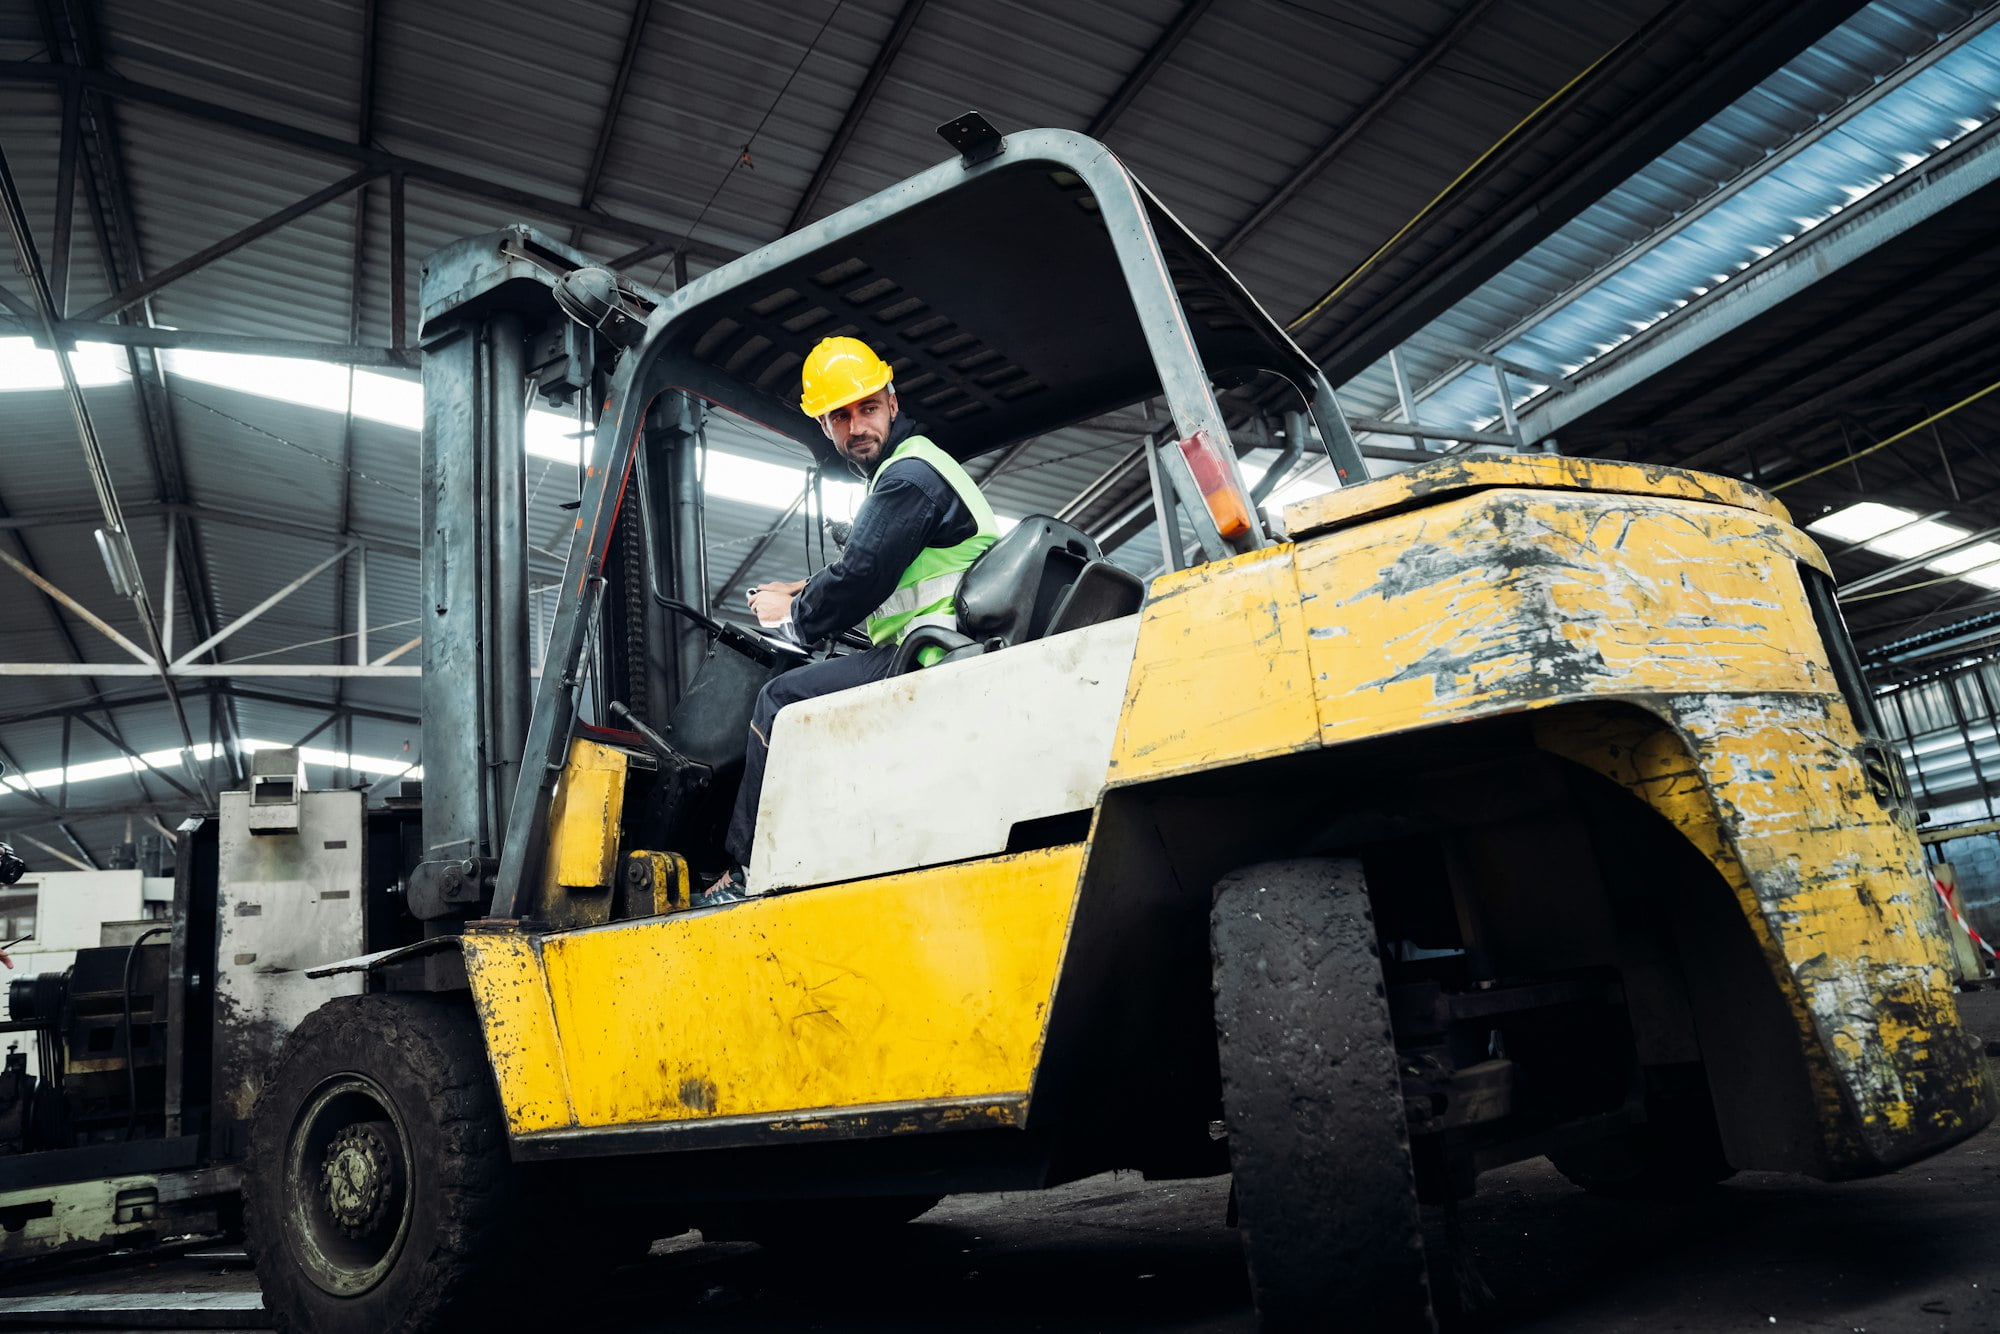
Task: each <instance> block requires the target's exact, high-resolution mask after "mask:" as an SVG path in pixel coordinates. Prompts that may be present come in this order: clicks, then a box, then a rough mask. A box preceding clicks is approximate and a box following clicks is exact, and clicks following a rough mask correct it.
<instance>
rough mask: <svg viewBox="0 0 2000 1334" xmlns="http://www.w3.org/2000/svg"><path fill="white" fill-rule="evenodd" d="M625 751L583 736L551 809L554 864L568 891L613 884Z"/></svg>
mask: <svg viewBox="0 0 2000 1334" xmlns="http://www.w3.org/2000/svg"><path fill="white" fill-rule="evenodd" d="M625 768H626V764H625V754H624V752H623V751H620V750H616V749H613V748H612V747H610V746H601V745H599V744H597V743H596V742H595V741H585V740H583V739H582V738H581V737H579V738H578V739H577V740H575V741H572V742H571V743H570V747H569V763H568V764H566V765H564V766H563V773H562V779H561V781H559V782H558V783H557V784H556V794H555V801H554V804H553V805H552V806H551V807H550V810H549V866H550V869H551V872H552V874H553V875H554V877H555V883H556V884H558V885H560V886H562V887H564V888H566V889H595V888H597V887H598V886H600V885H608V884H610V883H611V872H612V868H613V867H615V866H616V865H617V863H618V825H619V817H620V814H621V813H622V812H623V811H624V809H625Z"/></svg>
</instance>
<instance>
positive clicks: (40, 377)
mask: <svg viewBox="0 0 2000 1334" xmlns="http://www.w3.org/2000/svg"><path fill="white" fill-rule="evenodd" d="M69 364H70V369H71V370H72V371H73V372H75V374H76V381H77V383H78V384H79V385H81V386H83V387H84V388H85V389H95V388H97V387H99V386H100V385H107V384H121V383H123V382H124V381H125V379H126V378H127V371H126V366H125V352H124V350H123V349H122V348H117V347H113V346H112V345H111V344H109V343H78V344H77V345H76V350H75V351H74V352H72V353H70V358H69ZM62 387H63V381H62V369H61V368H60V367H59V366H57V365H56V354H55V353H53V352H51V351H49V350H48V349H47V348H41V347H36V346H35V340H34V339H32V338H0V392H6V391H7V390H12V389H60V388H62Z"/></svg>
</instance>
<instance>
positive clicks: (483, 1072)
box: [244, 995, 514, 1334]
mask: <svg viewBox="0 0 2000 1334" xmlns="http://www.w3.org/2000/svg"><path fill="white" fill-rule="evenodd" d="M513 1194H514V1181H513V1177H512V1174H511V1172H510V1169H509V1165H508V1159H507V1141H506V1136H505V1134H504V1131H503V1127H502V1124H501V1118H500V1107H499V1100H498V1097H497V1095H496V1094H495V1091H494V1087H493V1076H492V1073H491V1071H490V1069H489V1068H488V1065H487V1060H486V1048H485V1044H484V1043H483V1042H482V1041H481V1039H480V1035H479V1030H478V1027H477V1025H476V1023H475V1021H474V1017H473V1014H472V1011H471V1008H470V1007H469V1006H467V1005H465V1004H464V1003H463V1002H462V1001H457V1000H453V999H450V998H446V997H440V996H429V995H373V996H351V997H343V998H341V999H339V1000H335V1001H331V1002H329V1003H327V1004H326V1005H323V1006H321V1007H320V1008H319V1009H318V1010H315V1011H314V1012H313V1013H312V1014H311V1015H309V1016H307V1018H306V1020H305V1022H304V1023H302V1024H301V1025H299V1028H298V1030H297V1031H296V1032H295V1033H294V1034H293V1035H292V1038H291V1041H290V1042H289V1043H288V1045H287V1046H286V1049H285V1052H284V1055H283V1057H282V1058H281V1059H280V1061H279V1063H278V1066H277V1068H276V1069H275V1070H274V1071H273V1072H272V1074H271V1077H270V1080H269V1082H268V1083H267V1084H266V1085H265V1088H264V1092H263V1095H262V1097H261V1098H260V1099H259V1101H258V1105H257V1111H256V1115H255V1117H254V1120H253V1124H252V1127H251V1163H250V1171H249V1172H248V1173H247V1174H246V1183H245V1187H244V1197H245V1199H244V1203H245V1212H246V1220H245V1221H246V1223H247V1225H248V1226H247V1237H246V1241H247V1243H248V1248H249V1251H250V1255H251V1259H252V1260H253V1261H254V1263H255V1265H256V1269H257V1278H258V1282H259V1283H260V1284H261V1285H262V1287H263V1290H264V1302H265V1306H266V1308H267V1309H268V1310H269V1311H270V1313H271V1315H272V1317H273V1319H274V1322H275V1323H276V1325H277V1327H278V1328H279V1329H281V1330H313V1331H319V1332H323V1334H346V1332H347V1331H353V1334H362V1332H363V1331H367V1332H368V1334H375V1332H377V1331H391V1330H403V1331H415V1330H433V1329H438V1328H442V1327H444V1326H445V1324H446V1323H447V1318H449V1319H450V1322H451V1323H461V1322H462V1321H463V1320H464V1317H466V1316H467V1315H468V1314H469V1311H470V1308H471V1307H472V1306H473V1305H474V1304H475V1303H473V1302H472V1301H471V1300H470V1299H471V1298H472V1297H473V1296H474V1295H475V1294H476V1293H477V1292H478V1291H479V1289H480V1287H481V1280H482V1278H484V1277H486V1276H487V1272H488V1270H490V1269H491V1268H493V1267H494V1265H495V1264H496V1262H497V1259H498V1256H499V1255H500V1254H501V1252H502V1251H503V1250H504V1247H505V1245H506V1242H507V1231H508V1229H507V1228H506V1226H505V1222H506V1219H507V1218H508V1217H509V1216H510V1215H509V1206H510V1203H511V1199H512V1196H513Z"/></svg>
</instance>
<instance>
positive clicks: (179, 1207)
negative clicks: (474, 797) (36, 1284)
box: [0, 750, 421, 1263]
mask: <svg viewBox="0 0 2000 1334" xmlns="http://www.w3.org/2000/svg"><path fill="white" fill-rule="evenodd" d="M251 770H252V771H251V777H250V784H249V787H248V790H246V791H241V792H230V793H225V794H223V797H222V801H221V806H220V809H219V810H218V811H216V812H214V813H212V814H211V815H209V816H206V817H195V818H191V819H190V820H189V821H187V822H186V824H185V825H184V826H183V832H182V833H181V836H180V838H179V839H178V841H177V850H176V851H177V857H176V864H175V867H174V880H173V901H172V905H171V915H170V917H169V918H168V919H166V920H162V921H148V920H135V921H110V922H104V923H102V925H101V928H100V927H95V926H93V928H92V929H93V934H94V937H95V938H96V939H97V941H98V943H97V945H96V946H95V947H91V948H83V949H79V950H77V951H76V952H75V958H74V962H72V963H70V964H69V965H68V966H67V967H62V968H59V969H48V970H44V971H39V972H28V971H26V969H25V968H24V969H23V971H22V972H20V973H17V974H15V975H13V976H12V977H11V978H10V980H9V983H8V993H7V1015H6V1018H5V1021H4V1022H0V1031H4V1032H6V1033H10V1034H18V1035H22V1036H23V1037H25V1036H27V1035H32V1036H33V1039H34V1041H33V1047H34V1051H33V1068H32V1069H31V1068H30V1057H29V1053H28V1052H27V1051H25V1050H22V1049H20V1047H19V1045H18V1043H17V1044H16V1046H14V1047H13V1048H12V1049H11V1050H9V1051H8V1052H7V1054H6V1056H5V1058H4V1059H5V1063H4V1065H3V1066H0V1262H8V1263H11V1262H17V1261H23V1260H33V1259H38V1258H42V1257H46V1256H50V1255H56V1254H64V1253H70V1252H77V1251H87V1250H94V1249H102V1248H105V1247H109V1246H121V1247H138V1246H145V1245H148V1244H152V1243H156V1242H158V1241H160V1240H163V1239H165V1238H168V1237H175V1236H188V1235H222V1234H228V1233H232V1232H234V1231H236V1230H237V1229H238V1228H239V1226H240V1218H241V1207H240V1200H239V1189H240V1186H241V1183H242V1179H243V1171H244V1159H245V1157H246V1156H247V1154H248V1151H249V1138H248V1135H247V1133H246V1129H247V1123H248V1118H249V1115H250V1111H251V1108H252V1107H253V1106H254V1104H255V1102H256V1098H257V1092H258V1089H259V1087H260V1081H261V1079H262V1076H263V1073H264V1070H265V1067H266V1065H267V1064H268V1062H269V1060H270V1059H271V1057H272V1056H273V1054H274V1053H275V1051H276V1050H277V1049H278V1047H279V1046H280V1045H281V1044H282V1042H283V1039H284V1035H285V1034H287V1033H289V1032H290V1031H291V1030H292V1028H293V1027H295V1026H296V1025H297V1024H298V1023H299V1022H300V1021H301V1020H302V1019H304V1018H305V1016H306V1015H307V1014H308V1013H310V1012H311V1011H313V1010H314V1009H316V1008H318V1007H319V1006H320V1005H321V1004H322V1003H323V1002H325V1001H327V1000H329V999H331V998H333V997H335V996H340V995H358V994H359V993H360V992H361V991H362V989H363V988H362V985H361V980H360V979H359V978H356V977H336V978H330V979H315V978H309V977H307V976H306V974H305V972H304V969H305V968H306V967H308V966H310V965H314V964H318V963H322V962H324V961H325V960H327V959H328V958H331V957H336V956H338V955H340V954H344V953H349V952H351V951H353V950H356V949H367V948H370V947H371V946H372V947H377V948H385V947H390V946H394V945H397V944H404V943H408V942H410V941H413V940H416V939H419V938H420V937H421V931H420V929H419V927H418V925H417V923H416V922H415V921H414V920H413V919H411V918H410V916H409V914H408V913H406V912H404V911H403V910H402V908H401V906H400V896H399V893H398V886H399V885H400V883H401V880H402V878H403V875H404V859H403V856H402V854H403V852H404V851H405V849H408V850H412V851H413V850H414V848H415V830H416V828H417V824H418V819H419V811H418V809H417V803H416V802H415V801H414V799H404V798H400V797H399V798H392V799H390V800H389V801H387V802H386V803H384V804H382V805H381V806H379V807H378V808H377V809H374V810H371V811H364V809H363V794H362V793H360V792H358V791H345V792H310V791H307V790H306V786H305V772H304V768H303V766H302V765H301V764H300V761H299V755H298V752H297V751H295V750H269V751H260V752H258V753H257V754H256V755H255V756H253V757H252V762H251ZM135 874H136V873H135ZM61 907H62V905H59V904H54V903H47V902H45V903H42V904H41V905H39V910H38V918H39V920H40V921H41V922H42V923H43V925H44V927H46V925H47V922H48V920H49V918H50V917H52V916H54V915H56V913H57V912H58V910H59V909H61ZM40 934H42V935H46V934H47V931H46V930H44V931H42V932H41V933H40Z"/></svg>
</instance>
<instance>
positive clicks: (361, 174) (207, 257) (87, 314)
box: [76, 167, 382, 324]
mask: <svg viewBox="0 0 2000 1334" xmlns="http://www.w3.org/2000/svg"><path fill="white" fill-rule="evenodd" d="M381 174H382V172H381V171H380V170H379V169H378V168H374V167H364V168H362V169H361V170H360V171H357V172H354V173H352V174H350V175H347V176H343V177H341V178H340V179H339V180H337V181H335V182H334V183H333V184H331V185H327V186H322V187H321V188H319V189H317V190H315V191H313V192H312V193H311V194H309V195H307V196H306V197H305V198H303V199H298V200H294V201H293V202H292V203H289V204H287V205H285V206H284V207H283V208H281V209H279V210H278V211H277V212H276V213H272V214H270V215H268V216H266V217H262V218H259V219H258V220H257V221H255V222H253V223H251V224H250V225H249V226H248V227H244V228H242V229H240V230H238V231H235V232H232V233H231V234H230V235H228V236H225V237H223V238H222V239H221V240H220V241H217V242H216V243H215V244H214V245H210V246H204V247H203V248H202V249H200V250H197V251H195V252H194V253H193V254H192V255H189V256H188V257H187V258H186V259H183V260H180V261H178V262H177V263H173V264H169V265H168V266H167V267H166V268H164V269H161V270H160V271H159V272H158V273H155V274H154V275H153V276H152V277H150V278H144V279H141V280H140V281H139V282H136V283H134V284H132V285H131V286H130V287H127V288H124V289H123V290H121V291H119V292H116V293H114V294H113V295H111V296H108V297H106V298H104V300H102V301H100V302H98V303H97V304H96V305H94V306H91V307H90V308H89V309H87V310H83V311H79V312H78V313H77V316H76V319H77V322H79V323H83V324H88V323H90V322H91V321H92V320H101V319H103V318H104V317H105V316H106V315H116V314H117V313H119V312H120V311H123V310H130V309H131V308H132V307H134V306H136V305H138V304H139V303H140V302H142V301H144V300H145V299H146V298H147V297H149V296H151V295H153V293H155V292H157V291H159V290H160V289H161V288H164V287H167V286H170V285H171V284H173V283H177V282H179V281H180V280H181V279H183V278H185V277H187V276H188V275H189V274H190V273H194V272H196V271H198V270H200V269H205V268H207V267H208V266H209V265H210V264H213V263H214V262H215V261H216V260H218V259H221V258H222V257H223V256H225V255H232V254H234V253H236V252H237V251H238V250H241V249H242V248H243V247H244V246H246V245H249V244H250V243H251V242H252V241H255V240H258V239H259V238H261V237H265V236H269V235H270V234H271V233H272V232H275V231H277V230H278V229H279V228H280V227H283V226H285V225H286V224H287V223H291V222H296V221H297V220H298V219H300V218H303V217H304V216H305V215H306V214H308V213H311V212H312V211H313V210H314V209H317V208H319V207H320V206H321V205H323V204H330V203H332V202H333V201H334V200H336V199H338V198H340V197H341V196H342V195H344V194H346V193H348V192H349V191H351V190H353V189H355V188H357V187H359V186H363V185H366V184H367V183H368V182H370V181H372V180H374V179H375V178H376V177H377V176H380V175H381Z"/></svg>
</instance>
